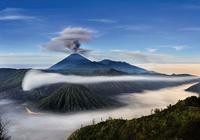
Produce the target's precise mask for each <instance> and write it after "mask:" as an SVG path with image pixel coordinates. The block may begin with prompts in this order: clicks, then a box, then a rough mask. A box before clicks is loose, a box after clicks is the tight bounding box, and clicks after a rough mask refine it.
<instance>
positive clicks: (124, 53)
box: [90, 50, 200, 64]
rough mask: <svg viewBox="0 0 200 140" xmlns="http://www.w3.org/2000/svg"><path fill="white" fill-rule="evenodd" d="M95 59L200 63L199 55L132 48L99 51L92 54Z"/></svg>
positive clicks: (137, 62) (159, 62) (158, 62)
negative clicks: (173, 53)
mask: <svg viewBox="0 0 200 140" xmlns="http://www.w3.org/2000/svg"><path fill="white" fill-rule="evenodd" d="M90 57H91V58H93V59H95V60H101V59H105V58H107V59H112V60H118V61H126V62H129V63H131V64H142V63H157V64H179V63H185V64H187V63H200V57H199V56H192V57H189V56H188V57H186V56H176V55H170V54H165V53H151V52H142V51H130V50H110V51H107V52H105V51H102V52H101V51H98V52H93V53H91V54H90Z"/></svg>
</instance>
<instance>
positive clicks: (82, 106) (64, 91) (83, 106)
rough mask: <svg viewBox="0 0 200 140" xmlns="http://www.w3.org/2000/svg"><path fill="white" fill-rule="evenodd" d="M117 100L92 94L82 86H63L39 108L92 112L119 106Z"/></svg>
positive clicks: (42, 102)
mask: <svg viewBox="0 0 200 140" xmlns="http://www.w3.org/2000/svg"><path fill="white" fill-rule="evenodd" d="M119 105H120V103H118V102H117V101H115V100H112V99H109V98H107V97H103V96H100V95H97V94H94V93H92V92H91V91H90V90H89V89H88V88H86V87H84V86H82V85H63V86H62V87H60V88H59V89H57V90H56V91H54V92H53V93H52V94H51V95H49V96H48V97H46V98H44V99H42V100H41V102H40V105H39V108H40V109H42V110H48V111H55V112H68V111H82V110H92V109H98V108H105V107H113V106H119Z"/></svg>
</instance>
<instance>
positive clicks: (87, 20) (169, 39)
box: [0, 0, 200, 66]
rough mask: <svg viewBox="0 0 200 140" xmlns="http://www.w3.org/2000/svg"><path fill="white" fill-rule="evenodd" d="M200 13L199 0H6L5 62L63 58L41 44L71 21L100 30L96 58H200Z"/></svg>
mask: <svg viewBox="0 0 200 140" xmlns="http://www.w3.org/2000/svg"><path fill="white" fill-rule="evenodd" d="M199 15H200V2H199V0H151V1H150V0H123V1H122V0H51V1H50V0H40V1H39V0H32V1H31V0H29V1H27V0H1V1H0V58H1V60H0V65H6V64H9V66H10V65H14V66H16V65H18V64H21V65H23V64H29V63H30V64H29V65H31V64H33V65H36V64H38V63H39V62H40V63H41V64H40V65H42V64H46V65H48V64H51V63H53V62H56V61H58V60H59V59H62V58H63V57H65V56H66V54H63V53H56V52H49V51H47V50H44V49H41V47H40V46H41V45H42V44H44V43H47V42H49V40H51V38H53V37H55V36H57V33H58V32H61V31H63V30H64V29H65V28H67V27H82V28H88V29H91V30H94V31H96V32H97V33H96V34H95V37H94V38H93V39H92V40H91V41H90V42H88V43H85V44H83V47H85V48H89V49H91V50H92V52H91V54H90V55H89V56H88V57H91V58H93V59H97V60H98V59H103V58H111V59H119V60H123V61H128V62H131V63H200V56H199V52H200V47H199V46H200V41H199V40H200V38H199V37H200V18H199ZM114 56H115V57H114ZM21 61H23V62H21Z"/></svg>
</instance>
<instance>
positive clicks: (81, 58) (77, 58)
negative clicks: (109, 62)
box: [64, 53, 90, 61]
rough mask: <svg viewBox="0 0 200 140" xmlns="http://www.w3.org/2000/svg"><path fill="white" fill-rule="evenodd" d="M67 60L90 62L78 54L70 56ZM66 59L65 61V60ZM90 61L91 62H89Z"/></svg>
mask: <svg viewBox="0 0 200 140" xmlns="http://www.w3.org/2000/svg"><path fill="white" fill-rule="evenodd" d="M65 59H68V60H73V61H74V60H75V61H77V60H88V59H87V58H85V57H84V56H82V55H80V54H78V53H73V54H71V55H69V56H68V57H67V58H65ZM65 59H64V60H65ZM88 61H90V60H88Z"/></svg>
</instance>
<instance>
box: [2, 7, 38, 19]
mask: <svg viewBox="0 0 200 140" xmlns="http://www.w3.org/2000/svg"><path fill="white" fill-rule="evenodd" d="M30 19H36V17H34V16H29V15H26V14H24V10H23V9H20V8H5V9H3V10H1V11H0V21H12V20H30Z"/></svg>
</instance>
